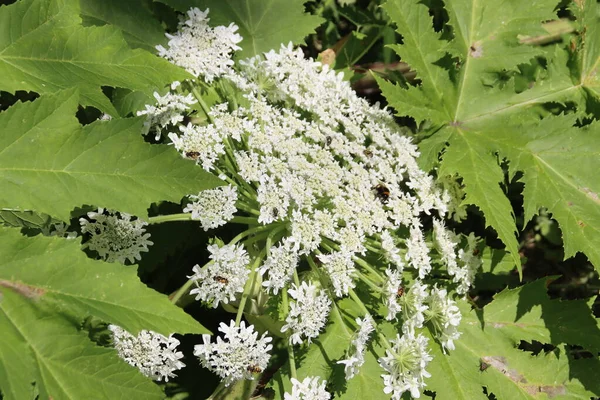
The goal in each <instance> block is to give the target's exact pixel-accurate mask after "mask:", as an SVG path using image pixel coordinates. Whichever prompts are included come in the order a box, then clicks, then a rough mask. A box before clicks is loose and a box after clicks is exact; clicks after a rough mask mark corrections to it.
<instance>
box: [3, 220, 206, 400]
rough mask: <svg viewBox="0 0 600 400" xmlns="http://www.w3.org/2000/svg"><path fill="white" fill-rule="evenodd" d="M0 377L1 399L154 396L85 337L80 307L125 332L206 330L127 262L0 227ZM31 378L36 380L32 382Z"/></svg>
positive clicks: (121, 364) (140, 379)
mask: <svg viewBox="0 0 600 400" xmlns="http://www.w3.org/2000/svg"><path fill="white" fill-rule="evenodd" d="M0 254H2V260H0V287H1V288H2V291H1V296H0V300H1V301H0V315H1V317H0V331H2V334H3V336H2V337H3V340H2V342H1V343H0V365H2V368H1V370H2V373H0V385H1V387H2V392H3V394H4V396H5V397H4V398H5V399H19V400H20V399H26V398H33V397H34V396H32V393H34V391H37V392H39V393H40V395H41V396H42V398H49V397H52V398H55V399H63V398H95V396H97V394H98V393H103V396H107V397H109V398H122V399H125V398H162V397H161V391H160V390H159V389H157V387H156V386H155V385H154V384H152V383H151V382H150V381H149V380H148V379H147V378H143V377H142V375H141V374H139V372H138V371H137V370H136V369H135V368H133V367H130V366H128V365H127V364H125V363H124V362H122V361H121V360H120V359H119V358H118V357H117V355H116V353H115V352H114V351H113V350H108V349H103V348H100V347H98V346H97V345H95V344H93V343H92V342H91V341H90V340H89V339H88V338H87V337H86V336H87V335H86V334H85V333H83V332H81V331H80V329H79V325H80V323H81V321H82V320H83V319H84V318H85V317H87V316H88V315H93V316H96V317H99V318H102V319H103V320H104V321H107V322H111V323H114V324H118V325H120V326H122V327H124V328H125V329H128V330H130V331H131V332H137V331H139V330H141V329H151V330H154V331H156V332H160V333H162V334H165V335H169V334H171V333H173V332H180V333H206V332H207V330H206V329H205V328H204V327H202V325H200V324H199V323H198V322H196V321H195V320H194V319H192V318H191V317H190V316H189V315H187V314H185V313H184V312H183V311H182V310H181V309H180V308H178V307H176V306H174V305H172V304H171V303H170V302H169V301H168V299H167V298H166V297H165V296H164V295H161V294H159V293H157V292H155V291H154V290H151V289H149V288H147V287H146V286H145V285H144V284H142V283H141V282H140V281H139V279H138V277H137V274H136V271H135V268H131V267H124V266H123V265H120V264H108V263H104V262H101V261H94V260H90V259H88V258H87V257H86V255H85V254H84V253H83V252H82V251H81V250H80V243H79V241H77V240H65V239H61V238H48V237H41V236H38V237H25V236H22V235H21V234H20V233H19V231H18V230H16V229H13V228H0ZM32 382H36V385H35V387H34V386H32Z"/></svg>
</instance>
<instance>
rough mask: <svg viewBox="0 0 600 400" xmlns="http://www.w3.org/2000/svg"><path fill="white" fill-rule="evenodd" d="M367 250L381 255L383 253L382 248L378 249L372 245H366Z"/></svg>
mask: <svg viewBox="0 0 600 400" xmlns="http://www.w3.org/2000/svg"><path fill="white" fill-rule="evenodd" d="M365 249H367V250H369V251H371V252H373V253H375V254H380V253H381V248H377V247H373V246H371V245H368V244H365Z"/></svg>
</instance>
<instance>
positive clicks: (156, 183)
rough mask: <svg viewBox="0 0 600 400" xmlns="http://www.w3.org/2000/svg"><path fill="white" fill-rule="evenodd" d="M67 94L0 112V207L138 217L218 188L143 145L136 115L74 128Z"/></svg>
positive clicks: (175, 158) (171, 156) (170, 155)
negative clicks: (86, 207)
mask: <svg viewBox="0 0 600 400" xmlns="http://www.w3.org/2000/svg"><path fill="white" fill-rule="evenodd" d="M77 103H78V96H77V94H76V93H74V92H73V91H67V92H62V93H58V94H56V95H53V96H44V97H42V98H40V99H38V100H36V101H34V102H31V103H17V104H15V105H14V106H13V107H11V108H10V109H9V110H7V111H5V112H3V113H1V114H0V132H2V137H1V138H0V171H2V173H1V175H0V182H1V186H2V191H1V192H0V207H6V208H19V209H25V210H36V211H37V212H41V213H46V214H50V215H52V216H55V217H57V218H60V219H63V220H67V219H68V218H69V213H70V212H71V210H72V209H73V208H75V207H79V206H81V205H83V204H93V205H97V206H99V207H106V208H111V209H117V210H119V211H124V212H127V213H131V214H134V215H138V216H141V217H144V216H145V215H146V209H147V208H148V207H149V205H150V204H151V203H153V202H157V201H162V200H168V201H173V202H179V201H180V200H181V198H182V197H183V196H185V195H187V194H190V193H197V192H199V191H200V190H203V189H207V188H211V187H215V186H218V184H219V182H220V181H219V180H218V179H217V178H216V177H214V176H213V175H212V174H209V173H207V172H205V171H204V170H202V168H200V167H198V166H196V165H195V164H194V162H192V161H189V160H185V159H183V158H182V157H181V156H180V155H179V154H178V153H177V152H176V151H175V150H174V149H173V148H172V147H171V146H167V145H151V144H149V143H146V142H144V140H143V138H142V136H141V134H140V132H141V126H142V123H143V120H142V119H141V118H131V119H113V120H112V121H97V122H94V123H92V124H90V125H86V126H85V127H81V126H80V125H79V123H78V122H77V120H76V119H75V117H74V114H75V110H76V109H77Z"/></svg>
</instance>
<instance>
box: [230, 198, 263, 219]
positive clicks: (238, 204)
mask: <svg viewBox="0 0 600 400" xmlns="http://www.w3.org/2000/svg"><path fill="white" fill-rule="evenodd" d="M235 207H236V208H237V209H238V210H242V211H246V212H247V213H248V214H253V215H256V216H259V215H260V211H258V210H255V209H254V208H252V207H250V206H249V205H246V204H244V203H241V202H240V200H239V199H238V201H236V202H235Z"/></svg>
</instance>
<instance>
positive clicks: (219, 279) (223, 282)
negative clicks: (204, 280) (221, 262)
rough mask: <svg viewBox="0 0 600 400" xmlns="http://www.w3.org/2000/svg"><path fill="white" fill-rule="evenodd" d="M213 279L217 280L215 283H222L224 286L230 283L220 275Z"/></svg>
mask: <svg viewBox="0 0 600 400" xmlns="http://www.w3.org/2000/svg"><path fill="white" fill-rule="evenodd" d="M213 279H214V280H215V282H219V283H222V284H223V285H227V284H228V283H229V280H227V278H223V277H222V276H219V275H217V276H215V277H214V278H213Z"/></svg>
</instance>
